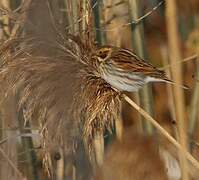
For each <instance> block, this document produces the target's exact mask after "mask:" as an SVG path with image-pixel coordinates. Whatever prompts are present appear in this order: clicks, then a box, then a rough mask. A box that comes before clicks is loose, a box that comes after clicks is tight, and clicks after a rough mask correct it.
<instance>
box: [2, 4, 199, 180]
mask: <svg viewBox="0 0 199 180" xmlns="http://www.w3.org/2000/svg"><path fill="white" fill-rule="evenodd" d="M198 12H199V1H198V0H190V1H180V0H165V1H161V0H147V1H146V0H145V1H144V0H51V1H50V0H0V27H1V28H0V39H1V48H0V56H1V59H0V60H1V61H0V65H1V66H0V67H1V69H0V84H1V86H0V87H1V89H0V96H1V97H0V127H1V129H0V138H1V140H0V159H1V163H0V179H2V180H10V179H13V180H15V179H16V180H17V179H19V180H21V179H27V180H29V179H30V180H39V179H41V180H43V179H57V180H64V179H70V180H71V179H72V180H81V179H85V180H88V179H92V178H93V177H94V178H96V179H102V180H103V179H104V180H105V179H110V175H111V173H112V172H113V174H114V172H116V171H120V169H117V167H116V169H114V167H113V168H112V169H111V168H110V169H108V170H107V167H112V165H111V162H112V161H113V160H114V159H115V158H116V162H117V161H118V163H121V164H122V163H123V160H124V159H122V158H121V159H119V158H118V159H117V157H119V156H121V155H123V153H124V154H125V153H126V154H127V156H124V158H125V157H128V156H131V155H132V156H138V157H141V159H140V161H137V163H136V165H135V164H133V163H130V164H129V165H128V166H129V169H133V168H136V166H140V167H144V165H143V164H142V163H143V162H145V161H146V163H147V162H148V164H147V166H146V167H151V166H153V160H150V159H149V160H148V157H149V156H152V157H153V156H155V155H157V154H158V153H157V152H156V149H155V148H154V149H153V146H151V144H153V143H156V145H158V147H160V149H161V152H167V153H170V154H171V156H172V158H171V159H172V160H171V161H175V162H176V161H178V162H179V166H180V169H181V176H182V179H183V180H188V179H198V177H199V169H197V168H198V167H199V165H198V162H197V161H195V159H199V147H198V146H199V143H198V141H199V134H198V128H199V123H198V118H199V116H198V114H199V111H198V107H199V70H198V68H199V64H198V63H199V61H198V60H199V20H198V19H199V18H198V16H199V13H198ZM145 15H146V16H145ZM106 44H108V45H114V46H119V47H123V48H128V49H132V50H134V52H136V53H137V54H138V55H139V56H140V57H142V58H143V59H146V61H148V62H150V63H152V64H153V65H155V66H156V67H158V68H160V69H162V70H165V72H166V73H167V74H168V76H169V77H170V78H171V79H172V80H174V81H175V82H176V83H177V84H186V85H188V86H189V87H190V88H189V89H188V90H184V89H182V88H180V87H179V86H177V85H176V86H175V85H169V84H168V85H167V84H162V83H154V84H149V85H147V86H145V87H144V88H143V89H141V90H140V91H139V92H136V93H128V94H127V95H128V96H129V97H130V98H131V99H133V101H134V102H136V104H138V105H139V106H140V107H141V108H143V109H144V110H145V112H144V111H142V110H140V109H139V108H137V110H136V107H132V105H133V104H132V103H131V105H130V104H129V103H128V102H126V100H127V99H126V98H124V97H122V95H121V94H120V93H118V92H115V91H114V90H113V89H111V88H110V87H109V85H107V84H106V83H104V81H102V80H101V79H100V78H96V77H93V76H92V71H93V70H92V69H91V68H90V67H89V63H92V62H89V60H90V59H89V58H90V55H91V52H93V51H94V50H95V46H96V45H106ZM143 114H144V116H143ZM151 117H153V118H154V119H155V120H156V122H157V123H159V125H161V127H163V128H164V129H166V130H167V131H168V132H169V134H171V135H172V136H173V137H174V138H175V139H176V140H177V141H178V142H179V143H180V144H181V146H180V148H179V146H178V145H176V144H175V142H174V143H171V142H169V141H168V137H165V136H166V135H165V133H164V132H163V133H161V132H162V131H161V129H158V130H157V129H156V127H157V126H156V125H155V126H156V127H154V126H153V125H152V124H151V122H150V121H147V119H148V120H150V118H151ZM151 119H152V118H151ZM131 127H133V128H131ZM127 129H128V132H129V129H130V131H132V132H139V133H138V134H136V135H135V134H133V135H132V136H131V135H130V136H129V135H125V134H126V132H127ZM123 134H124V136H123ZM130 134H131V133H130ZM139 134H141V135H139ZM125 137H126V139H124V138H125ZM145 138H146V139H145ZM147 138H149V140H148V139H147ZM115 139H117V141H116V143H115V144H113V146H112V147H111V145H110V144H111V143H112V141H115ZM122 139H124V140H122ZM134 139H136V141H134ZM120 140H121V141H124V144H122V142H120ZM145 140H146V143H145ZM131 141H132V144H130V143H131ZM117 143H118V144H117ZM120 143H121V144H120ZM128 145H129V146H128ZM156 145H155V147H156ZM109 146H110V147H111V148H112V149H111V148H110V151H109ZM121 146H124V148H123V149H122V148H121ZM134 146H135V148H138V149H139V148H140V151H136V150H135V151H133V150H134V148H133V147H134ZM175 146H177V147H178V148H177V149H176V147H175ZM148 148H149V152H148ZM129 149H132V152H131V151H128V150H129ZM179 149H181V151H180V150H179ZM107 151H108V153H107V154H108V155H107V156H106V155H104V154H106V152H107ZM185 151H188V152H190V153H191V154H192V155H193V157H194V158H195V159H194V160H193V159H192V157H190V156H189V155H187V153H186V152H185ZM114 153H115V154H114ZM120 153H121V154H120ZM139 153H142V154H139ZM164 154H165V153H160V155H157V158H155V159H154V172H155V173H154V174H152V175H151V176H152V177H151V179H156V176H157V179H165V174H166V173H165V174H164V172H163V173H162V171H160V174H156V172H157V171H156V166H159V167H163V166H165V164H166V163H163V162H160V159H161V158H163V159H164V158H165V156H167V155H164ZM159 156H160V157H159ZM104 157H105V164H104V165H103V162H104ZM121 157H123V156H121ZM187 157H188V159H189V160H187ZM190 159H192V160H191V161H192V162H193V161H194V163H192V162H190ZM151 161H152V162H151ZM165 162H166V160H165ZM150 163H151V164H150ZM163 164H164V165H163ZM121 166H122V167H123V164H122V165H121ZM126 166H127V165H126ZM126 166H125V165H124V167H123V168H124V169H125V168H126V169H127V168H128V167H126ZM100 167H102V168H100ZM168 168H169V167H168ZM141 169H142V168H141ZM143 169H144V168H143ZM175 170H176V169H175ZM107 171H108V173H105V172H107ZM152 171H153V170H152ZM176 171H178V169H177V170H176ZM94 174H97V176H95V175H94ZM104 174H108V176H106V175H104ZM171 174H172V173H171ZM174 174H175V173H174ZM120 175H121V177H122V178H121V179H128V178H129V176H133V175H132V174H130V175H129V174H128V175H129V176H128V175H126V174H122V173H121V174H120ZM167 175H168V174H167ZM118 178H119V177H118ZM131 178H132V179H135V180H139V179H143V178H142V176H141V175H140V177H139V173H138V174H136V175H135V177H131ZM146 179H148V180H149V179H150V178H149V177H148V178H146ZM170 179H172V178H170ZM173 179H175V178H173ZM176 179H179V177H178V178H176ZM118 180H119V179H118Z"/></svg>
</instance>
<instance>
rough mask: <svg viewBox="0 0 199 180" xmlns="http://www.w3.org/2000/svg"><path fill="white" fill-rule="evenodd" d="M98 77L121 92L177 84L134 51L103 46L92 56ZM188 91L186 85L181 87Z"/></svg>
mask: <svg viewBox="0 0 199 180" xmlns="http://www.w3.org/2000/svg"><path fill="white" fill-rule="evenodd" d="M92 60H93V61H94V62H95V67H96V69H97V71H98V75H99V76H100V77H101V78H102V79H104V80H105V81H106V82H107V83H109V84H110V85H111V86H112V87H113V88H114V89H116V90H119V91H128V92H134V91H137V90H138V89H139V88H141V87H143V86H144V85H145V84H147V83H149V82H167V83H171V84H176V83H175V82H173V81H171V80H170V79H168V78H167V76H166V75H165V72H164V71H161V70H158V69H157V68H156V67H154V66H153V65H152V64H150V63H147V62H146V61H144V60H143V59H142V58H140V57H138V56H137V55H136V54H134V53H133V52H132V51H130V50H127V49H123V48H119V47H113V46H102V47H100V48H98V49H97V50H96V51H95V52H94V53H93V54H92ZM179 86H180V87H182V88H185V89H188V87H186V86H184V85H179Z"/></svg>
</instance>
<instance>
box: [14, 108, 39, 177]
mask: <svg viewBox="0 0 199 180" xmlns="http://www.w3.org/2000/svg"><path fill="white" fill-rule="evenodd" d="M18 121H19V131H20V133H21V134H26V133H27V134H31V130H29V129H24V128H25V127H26V128H30V127H31V126H30V125H29V121H26V120H25V119H24V114H23V110H22V109H21V110H20V111H19V113H18ZM24 122H26V124H25V125H24ZM21 142H22V152H25V153H24V154H25V155H24V159H25V162H26V163H25V167H24V169H25V170H26V175H27V177H28V179H30V180H38V178H39V177H38V172H37V158H36V153H35V151H34V150H33V149H34V146H33V140H32V138H31V137H21Z"/></svg>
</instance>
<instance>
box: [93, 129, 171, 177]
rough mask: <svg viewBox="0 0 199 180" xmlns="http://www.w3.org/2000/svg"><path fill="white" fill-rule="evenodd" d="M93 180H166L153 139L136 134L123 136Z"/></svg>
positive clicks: (108, 153)
mask: <svg viewBox="0 0 199 180" xmlns="http://www.w3.org/2000/svg"><path fill="white" fill-rule="evenodd" d="M94 179H95V180H109V179H114V180H122V179H125V180H130V179H131V180H145V179H147V180H154V179H161V180H166V179H168V178H167V173H166V169H165V166H164V163H163V161H162V160H161V157H160V155H159V150H158V146H157V144H156V143H155V141H154V139H152V138H151V137H146V136H143V135H139V134H136V133H132V132H130V131H129V132H128V133H126V134H124V136H123V138H122V140H121V141H116V142H114V143H113V144H112V145H110V148H109V149H108V152H107V154H106V156H105V162H104V164H103V165H102V167H101V168H100V169H99V170H98V172H97V175H96V177H95V178H94Z"/></svg>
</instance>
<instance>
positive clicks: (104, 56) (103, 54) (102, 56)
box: [98, 51, 108, 59]
mask: <svg viewBox="0 0 199 180" xmlns="http://www.w3.org/2000/svg"><path fill="white" fill-rule="evenodd" d="M98 56H99V57H100V58H102V59H105V58H106V57H107V56H108V51H99V53H98Z"/></svg>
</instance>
